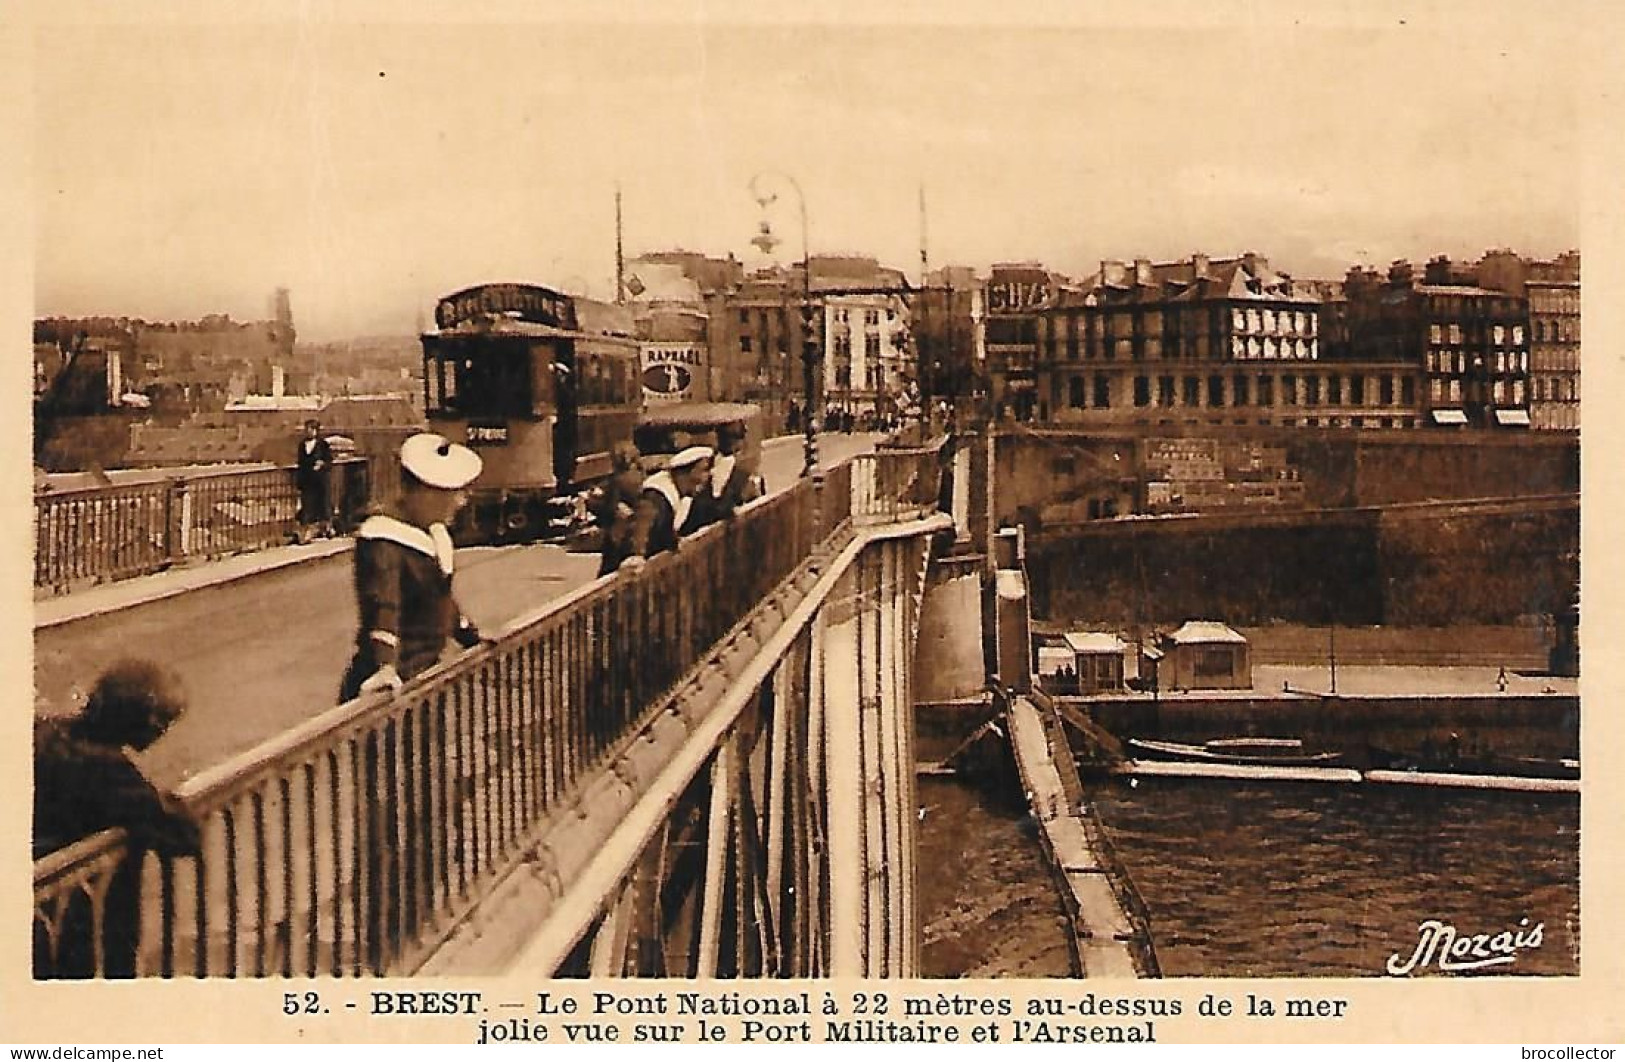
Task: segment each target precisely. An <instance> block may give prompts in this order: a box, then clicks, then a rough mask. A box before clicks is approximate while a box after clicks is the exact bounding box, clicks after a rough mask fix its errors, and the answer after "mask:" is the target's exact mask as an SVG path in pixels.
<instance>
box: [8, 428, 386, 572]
mask: <svg viewBox="0 0 1625 1062" xmlns="http://www.w3.org/2000/svg"><path fill="white" fill-rule="evenodd" d="M370 479H371V477H370V476H369V468H368V462H367V461H366V460H365V459H363V458H341V459H339V460H338V461H335V462H334V465H333V471H332V479H331V481H330V482H329V487H328V502H329V505H330V507H331V509H332V511H333V512H334V513H335V514H337V517H338V522H339V524H340V526H341V527H347V526H349V525H351V524H353V523H354V522H355V521H356V520H357V518H358V517H359V516H360V514H361V512H362V511H363V510H364V509H365V507H366V506H367V504H368V502H369V501H370V500H371V494H372V492H371V490H370V486H371V483H370ZM298 509H299V491H298V489H297V488H296V487H295V486H294V478H293V469H292V468H269V469H250V470H246V471H245V470H240V469H239V470H229V471H222V472H211V473H205V474H202V475H197V476H190V477H187V478H184V479H183V478H176V479H169V480H164V481H161V482H156V483H139V484H130V485H127V486H111V487H89V488H85V489H81V490H67V491H61V492H56V493H47V494H37V495H35V497H34V586H35V587H36V588H44V589H50V590H54V591H56V592H58V593H62V592H65V591H67V590H69V589H72V588H74V587H76V586H79V585H82V584H85V583H102V582H110V581H113V580H116V579H128V578H131V577H134V576H137V575H147V574H150V573H152V572H157V571H162V570H164V569H165V568H168V567H170V566H172V565H174V564H177V563H179V562H181V561H186V560H192V559H196V558H205V557H214V556H219V555H221V554H224V553H231V552H236V551H240V550H248V549H262V548H265V547H267V546H276V545H281V544H283V543H286V542H287V541H288V540H289V538H290V537H291V536H292V534H293V532H294V530H295V526H296V523H295V522H296V520H297V517H298Z"/></svg>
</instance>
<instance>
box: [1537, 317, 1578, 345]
mask: <svg viewBox="0 0 1625 1062" xmlns="http://www.w3.org/2000/svg"><path fill="white" fill-rule="evenodd" d="M1534 328H1535V342H1536V343H1578V342H1580V319H1579V318H1578V317H1562V318H1559V319H1557V320H1555V321H1543V320H1539V319H1536V321H1535V324H1534Z"/></svg>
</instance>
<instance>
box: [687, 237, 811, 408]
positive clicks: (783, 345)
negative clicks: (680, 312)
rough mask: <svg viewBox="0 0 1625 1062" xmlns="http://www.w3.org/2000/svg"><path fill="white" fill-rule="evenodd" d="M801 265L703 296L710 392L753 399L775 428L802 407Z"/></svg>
mask: <svg viewBox="0 0 1625 1062" xmlns="http://www.w3.org/2000/svg"><path fill="white" fill-rule="evenodd" d="M805 302H806V294H805V289H804V287H803V285H802V282H801V271H800V268H799V266H798V267H797V268H796V269H794V270H790V269H778V268H767V269H762V270H759V271H757V272H754V273H751V274H749V275H747V276H744V277H742V278H741V279H740V280H739V281H738V282H737V283H736V284H734V285H732V286H730V287H728V288H725V289H720V290H716V291H711V292H708V293H707V294H706V308H707V310H708V312H709V316H710V332H709V336H710V346H711V379H712V396H713V397H714V398H715V399H717V400H719V401H728V402H753V403H755V404H756V405H759V406H761V407H762V410H763V412H764V414H765V415H766V417H767V418H768V421H769V423H771V424H773V425H775V428H774V430H779V428H780V427H782V426H784V425H786V424H787V423H788V419H789V417H788V414H789V412H790V410H791V408H792V407H791V403H792V402H794V403H795V407H794V408H796V409H799V408H800V406H801V394H802V391H803V378H802V361H801V352H802V345H801V341H802V336H803V334H804V331H805V330H804V327H803V324H802V306H803V305H804V304H805Z"/></svg>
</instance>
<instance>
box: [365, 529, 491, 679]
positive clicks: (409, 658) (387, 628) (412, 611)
mask: <svg viewBox="0 0 1625 1062" xmlns="http://www.w3.org/2000/svg"><path fill="white" fill-rule="evenodd" d="M355 592H356V605H357V612H358V614H359V616H360V621H361V622H360V625H359V626H358V628H357V630H356V649H355V657H354V658H353V659H352V660H351V662H350V669H349V671H348V672H347V673H346V674H345V677H344V683H343V687H342V688H341V690H340V700H341V701H347V700H350V699H351V698H353V697H354V696H356V694H357V693H358V692H360V688H361V683H362V682H363V681H364V680H365V679H367V678H368V677H369V676H370V675H372V673H373V672H375V671H377V670H378V667H379V664H380V662H381V661H380V658H379V655H378V647H379V642H380V639H379V638H378V637H376V636H375V633H376V634H378V635H382V636H383V638H382V640H383V642H384V643H385V644H388V643H390V642H394V643H395V644H396V648H395V670H396V671H397V672H398V673H399V674H400V676H401V678H403V679H410V678H411V677H412V676H413V675H416V674H417V673H419V672H420V671H424V670H426V669H427V668H429V667H432V666H433V665H434V664H435V662H436V661H438V660H439V659H440V654H441V652H442V651H444V650H445V648H446V643H447V642H448V641H455V642H457V644H459V645H461V646H463V647H465V648H467V647H469V646H472V645H474V644H476V643H477V642H478V641H479V638H480V636H479V631H478V630H476V629H475V627H474V625H473V624H472V623H470V622H469V621H468V620H467V618H466V617H464V616H463V614H462V611H461V610H460V609H459V608H458V607H457V600H456V598H455V597H454V596H453V595H452V552H451V537H450V535H448V534H446V533H445V529H444V528H440V531H439V533H438V534H436V533H434V532H432V531H426V530H424V529H423V528H420V527H416V526H414V525H412V524H409V523H406V522H405V521H404V520H401V519H399V518H398V517H394V516H388V515H382V514H381V515H378V516H371V517H368V518H367V520H366V522H365V523H363V524H362V525H361V527H360V529H359V530H357V531H356V545H355Z"/></svg>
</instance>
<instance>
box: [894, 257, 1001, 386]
mask: <svg viewBox="0 0 1625 1062" xmlns="http://www.w3.org/2000/svg"><path fill="white" fill-rule="evenodd" d="M982 296H983V287H982V282H981V280H980V279H979V278H978V277H977V276H976V273H975V271H974V270H972V269H970V268H968V267H963V266H950V267H947V268H944V269H937V270H933V271H932V272H930V273H929V274H928V275H927V276H926V278H925V283H924V285H923V286H922V287H920V288H918V289H916V290H915V291H912V292H910V293H909V302H910V318H911V320H910V327H911V329H912V331H913V334H914V349H915V356H916V360H917V365H918V369H917V373H918V375H917V379H918V380H919V383H920V392H921V394H923V395H926V396H928V397H930V398H932V399H940V400H942V401H945V402H947V403H948V404H949V405H950V406H953V407H957V406H959V405H960V404H961V403H968V402H974V401H975V400H976V399H977V398H979V397H983V396H985V395H986V393H987V377H986V368H987V364H986V357H985V347H984V344H985V341H986V337H985V335H984V329H983V323H984V320H985V315H984V312H983V303H982Z"/></svg>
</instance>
